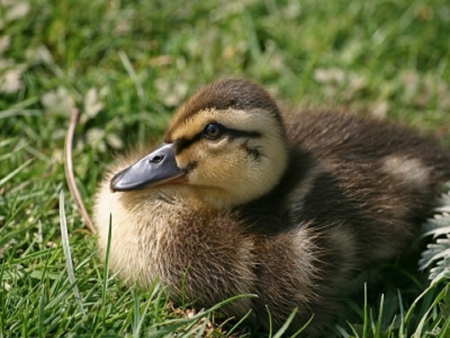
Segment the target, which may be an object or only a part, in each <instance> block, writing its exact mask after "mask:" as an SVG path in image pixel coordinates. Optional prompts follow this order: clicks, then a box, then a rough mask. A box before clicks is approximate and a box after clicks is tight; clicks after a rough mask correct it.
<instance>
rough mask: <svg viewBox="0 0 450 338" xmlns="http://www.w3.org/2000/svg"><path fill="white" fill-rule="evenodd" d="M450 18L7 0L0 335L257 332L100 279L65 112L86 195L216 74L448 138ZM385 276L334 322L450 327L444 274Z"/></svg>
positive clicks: (310, 3)
mask: <svg viewBox="0 0 450 338" xmlns="http://www.w3.org/2000/svg"><path fill="white" fill-rule="evenodd" d="M449 17H450V6H449V4H448V3H447V1H446V0H428V1H423V0H412V1H403V0H390V1H382V0H376V1H362V0H358V1H344V2H343V1H325V0H318V1H317V0H316V1H314V0H305V1H294V0H284V1H274V0H267V1H252V0H246V1H212V0H206V1H191V2H189V5H187V4H186V2H185V1H181V0H175V1H162V0H161V1H103V0H77V1H75V0H68V1H58V0H16V1H14V0H0V262H1V266H0V280H1V284H0V287H1V289H0V336H3V337H14V336H20V337H48V336H67V335H69V334H74V335H85V336H117V337H119V336H120V337H122V336H136V337H137V336H161V335H162V334H167V335H170V333H171V332H172V333H173V332H178V334H179V335H180V336H186V337H187V336H192V335H197V334H199V335H201V334H205V335H206V334H207V333H208V334H210V335H213V336H226V335H243V334H246V335H251V334H252V333H253V334H254V335H257V334H255V333H254V331H253V329H252V330H248V329H246V328H245V326H243V325H239V326H238V327H236V328H234V329H233V325H234V324H235V323H234V324H233V323H227V324H225V327H224V328H222V327H217V325H221V323H223V321H224V320H225V319H224V318H220V315H219V314H218V313H216V312H214V311H212V310H211V309H204V310H203V312H197V314H195V315H194V316H191V317H188V316H187V312H186V311H187V309H177V310H174V309H173V308H172V307H171V306H170V303H169V301H168V299H167V298H166V297H165V296H164V292H163V290H161V288H160V287H159V286H158V284H157V283H155V285H154V287H153V288H151V290H139V289H138V288H137V287H126V286H125V285H124V284H123V282H122V281H120V280H118V279H117V278H115V276H108V275H107V272H106V271H105V269H104V268H103V266H102V265H101V264H100V262H99V259H98V258H97V251H96V246H95V238H94V237H92V236H90V235H89V233H88V232H87V231H86V230H85V227H84V225H83V223H82V221H81V219H80V216H79V213H78V212H77V210H76V208H75V203H74V201H73V200H72V199H71V197H70V196H69V194H68V189H67V187H66V185H65V177H64V169H63V143H64V137H65V132H66V128H67V126H68V121H69V114H70V112H71V109H72V108H74V107H77V108H79V109H80V110H81V111H82V113H83V116H82V118H81V120H80V122H79V125H78V128H77V131H76V134H77V136H76V142H75V143H76V144H75V149H74V159H73V161H74V167H75V173H76V177H77V180H78V185H79V187H80V190H81V195H82V196H83V198H84V201H85V203H86V205H87V207H88V209H90V207H91V205H92V199H91V197H92V195H93V193H94V192H95V189H96V184H97V182H98V180H99V178H100V177H101V174H102V172H103V171H104V169H105V168H106V165H107V164H108V163H109V162H111V161H112V159H113V157H114V155H115V154H117V153H121V152H125V151H126V150H127V149H128V147H129V146H130V145H131V144H136V143H145V142H149V141H152V140H156V139H158V138H159V137H160V136H161V134H162V132H163V131H164V129H165V127H166V125H167V123H168V121H169V119H170V116H171V114H172V112H173V110H174V109H175V107H176V106H177V105H178V104H180V103H181V102H182V101H183V100H184V99H185V98H186V97H187V96H188V95H189V94H191V93H192V92H193V91H195V90H196V89H197V88H198V87H199V86H201V85H202V84H205V83H208V82H211V81H213V80H216V79H218V78H223V77H230V76H233V77H237V76H243V77H246V78H249V79H252V80H254V81H256V82H258V83H261V84H262V85H264V86H265V87H266V88H267V89H268V90H269V91H270V92H271V93H273V94H274V96H275V97H276V98H277V99H278V100H279V103H280V105H281V106H282V107H285V108H287V109H289V108H294V107H297V106H312V107H317V106H321V107H333V106H339V107H345V108H347V109H348V110H349V111H351V112H358V113H361V114H368V115H373V116H375V117H376V118H381V119H390V120H395V121H398V122H401V123H404V124H407V125H410V126H412V127H415V128H418V129H420V130H422V131H424V132H429V133H434V134H435V135H436V136H437V137H438V138H440V139H441V140H442V142H443V143H445V144H447V145H448V146H450V113H449V111H450V82H449V81H450V80H449V79H450V65H449V60H450V45H449V43H448V41H449V40H450V29H449V27H450V22H449ZM61 189H62V190H64V191H65V196H66V197H65V214H64V218H65V220H66V222H67V226H68V230H69V235H70V238H69V244H70V251H71V254H72V259H73V265H74V275H75V283H76V286H77V288H78V290H79V294H80V297H79V302H77V301H76V298H75V294H74V288H75V284H74V282H73V280H72V281H71V279H70V278H69V274H68V272H67V268H66V263H65V258H64V253H63V248H62V244H61V243H62V242H61V233H60V230H59V229H60V228H59V225H60V215H59V196H60V191H61ZM381 273H382V275H384V276H385V278H384V279H383V282H377V283H372V284H371V283H369V284H368V286H367V290H366V292H365V293H364V290H363V289H362V288H361V290H360V292H359V294H358V295H357V296H356V297H355V298H352V299H349V300H347V301H346V303H345V308H346V311H343V315H342V316H341V317H342V318H340V320H339V322H338V324H336V325H337V326H336V327H332V328H331V329H330V330H331V333H330V335H335V336H341V337H348V336H355V335H357V336H360V337H409V336H411V335H413V334H415V333H417V334H416V336H417V337H426V336H430V337H434V336H437V337H446V336H447V335H448V332H449V330H450V329H449V327H450V320H449V319H448V318H450V316H449V314H450V292H449V285H450V284H449V282H448V281H444V282H441V283H440V284H439V285H437V286H433V287H432V288H430V289H427V287H428V282H427V281H426V276H425V274H424V273H422V274H421V273H418V272H417V261H415V262H413V263H412V265H411V266H410V267H407V268H405V267H403V266H402V267H401V266H397V265H394V266H387V267H383V268H382V269H381ZM375 279H376V278H375ZM425 290H426V292H425V293H424V294H423V295H422V296H420V295H421V294H422V293H423V292H424V291H425ZM419 296H420V297H421V298H420V299H419V298H418V297H419ZM365 300H366V302H365ZM80 304H81V306H80ZM219 305H220V304H219ZM82 309H84V311H85V312H86V313H85V314H83V310H82ZM219 312H220V311H219ZM200 317H205V318H206V319H204V320H201V319H200ZM212 322H215V323H216V324H215V326H214V325H212V324H211V323H212ZM158 328H159V330H158ZM439 330H440V331H439ZM275 334H276V333H275V332H274V333H273V335H275Z"/></svg>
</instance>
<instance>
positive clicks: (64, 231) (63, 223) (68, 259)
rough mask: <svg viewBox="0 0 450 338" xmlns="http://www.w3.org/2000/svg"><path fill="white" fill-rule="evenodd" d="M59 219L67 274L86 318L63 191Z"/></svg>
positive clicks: (62, 192)
mask: <svg viewBox="0 0 450 338" xmlns="http://www.w3.org/2000/svg"><path fill="white" fill-rule="evenodd" d="M59 217H60V225H61V240H62V245H63V249H64V256H65V257H66V266H67V272H68V273H69V280H70V283H71V284H72V285H73V293H74V296H75V300H76V301H77V303H78V305H79V306H80V310H81V313H82V314H83V317H86V312H85V310H84V307H83V304H82V302H81V296H80V292H79V290H78V286H77V284H76V280H75V272H74V269H73V263H72V255H71V253H70V244H69V232H68V231H67V222H66V210H65V208H64V191H63V190H62V189H61V192H60V193H59Z"/></svg>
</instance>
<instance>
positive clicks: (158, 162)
mask: <svg viewBox="0 0 450 338" xmlns="http://www.w3.org/2000/svg"><path fill="white" fill-rule="evenodd" d="M183 178H186V171H184V170H182V169H180V168H178V165H177V162H176V161H175V152H174V144H173V143H164V144H162V145H161V146H160V147H158V148H157V149H155V150H154V151H152V152H151V153H150V154H148V155H146V156H145V157H143V158H141V159H140V160H139V161H137V162H136V163H135V164H133V165H132V166H130V167H128V168H126V169H125V170H122V171H121V172H119V173H118V174H116V175H115V176H114V177H113V178H112V180H111V183H110V188H111V191H112V192H116V191H129V190H137V189H142V188H146V187H149V186H155V185H160V184H162V183H168V182H175V181H181V180H182V179H183Z"/></svg>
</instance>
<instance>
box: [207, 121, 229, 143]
mask: <svg viewBox="0 0 450 338" xmlns="http://www.w3.org/2000/svg"><path fill="white" fill-rule="evenodd" d="M223 132H224V127H223V126H222V125H221V124H218V123H210V124H208V125H207V126H206V127H205V129H203V135H205V137H206V138H208V139H210V140H217V139H218V138H219V137H220V136H222V134H223Z"/></svg>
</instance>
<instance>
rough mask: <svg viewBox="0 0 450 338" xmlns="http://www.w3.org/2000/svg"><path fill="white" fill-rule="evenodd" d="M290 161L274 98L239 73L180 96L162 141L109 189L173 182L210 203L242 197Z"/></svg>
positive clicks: (269, 184) (266, 187)
mask: <svg viewBox="0 0 450 338" xmlns="http://www.w3.org/2000/svg"><path fill="white" fill-rule="evenodd" d="M287 161H288V148H287V141H286V134H285V129H284V126H283V121H282V118H281V115H280V113H279V110H278V107H277V105H276V103H275V102H274V101H273V99H272V98H271V97H270V96H269V95H268V94H267V93H266V92H265V91H264V90H263V89H261V88H260V87H259V86H257V85H255V84H253V83H251V82H248V81H245V80H236V79H231V80H222V81H219V82H216V83H213V84H212V85H209V86H207V87H205V88H203V89H201V90H200V91H198V92H197V93H196V94H195V95H194V96H192V97H191V98H190V99H189V100H188V101H186V102H185V103H184V104H183V105H182V106H181V107H180V108H179V109H178V111H177V113H176V114H175V116H174V117H173V119H172V121H171V123H170V125H169V128H168V130H167V132H166V135H165V137H164V143H163V144H162V145H161V146H160V147H158V148H157V149H155V150H154V151H152V152H151V153H150V154H148V155H146V156H145V157H143V158H142V159H140V160H139V161H138V162H136V163H135V164H133V165H131V166H130V167H128V168H127V169H125V170H123V171H121V172H120V173H118V174H116V175H115V176H114V177H113V179H112V180H111V190H112V191H133V190H141V189H152V188H154V187H159V188H161V189H164V187H166V186H168V185H171V186H172V187H171V188H174V187H176V186H175V184H181V185H182V186H183V187H181V186H178V187H179V188H180V190H183V191H184V192H187V193H188V194H190V195H192V197H196V198H197V199H200V200H201V201H203V202H204V203H206V204H207V205H209V206H211V207H213V208H216V209H228V208H232V207H234V206H238V205H241V204H245V203H248V202H250V201H252V200H254V199H257V198H258V197H260V196H262V195H264V194H266V193H267V192H269V191H270V190H271V189H272V188H274V187H275V185H276V184H277V183H278V182H279V181H280V179H281V176H282V175H283V173H284V171H285V169H286V166H287Z"/></svg>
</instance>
